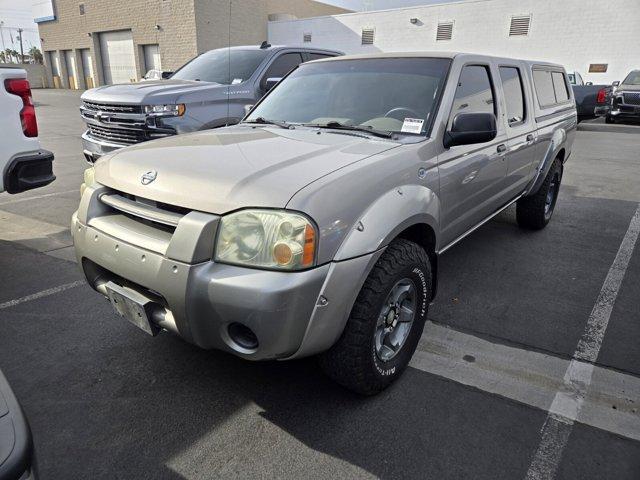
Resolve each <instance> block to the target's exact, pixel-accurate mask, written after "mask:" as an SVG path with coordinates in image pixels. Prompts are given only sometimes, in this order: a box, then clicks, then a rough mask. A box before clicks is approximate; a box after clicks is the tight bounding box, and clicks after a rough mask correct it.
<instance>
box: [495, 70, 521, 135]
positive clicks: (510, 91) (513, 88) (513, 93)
mask: <svg viewBox="0 0 640 480" xmlns="http://www.w3.org/2000/svg"><path fill="white" fill-rule="evenodd" d="M500 79H501V80H502V90H503V92H504V100H505V102H506V104H507V119H508V121H509V125H512V124H515V123H518V122H522V121H523V120H524V114H525V106H524V91H523V88H522V78H521V77H520V70H519V69H517V68H514V67H500Z"/></svg>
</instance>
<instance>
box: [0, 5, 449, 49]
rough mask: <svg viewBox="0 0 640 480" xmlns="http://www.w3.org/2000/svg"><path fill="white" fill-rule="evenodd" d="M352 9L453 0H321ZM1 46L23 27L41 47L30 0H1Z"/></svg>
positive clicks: (10, 43)
mask: <svg viewBox="0 0 640 480" xmlns="http://www.w3.org/2000/svg"><path fill="white" fill-rule="evenodd" d="M321 1H323V2H324V3H329V4H331V5H336V6H339V7H343V8H348V9H350V10H384V9H388V8H399V7H407V6H415V5H427V4H430V3H442V2H444V1H451V0H321ZM0 22H2V23H0V47H1V48H2V50H4V49H6V48H12V49H14V50H17V51H20V44H19V42H18V40H17V37H18V32H17V29H18V28H23V29H24V33H23V46H24V51H25V52H27V51H29V49H30V48H31V47H32V46H33V45H35V46H37V47H39V48H40V38H39V35H38V26H37V25H36V24H35V23H34V22H33V15H32V14H31V1H30V0H0Z"/></svg>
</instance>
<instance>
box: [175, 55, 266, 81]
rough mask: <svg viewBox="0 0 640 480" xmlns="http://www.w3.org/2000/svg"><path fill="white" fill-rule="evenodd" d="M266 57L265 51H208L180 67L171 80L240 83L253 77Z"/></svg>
mask: <svg viewBox="0 0 640 480" xmlns="http://www.w3.org/2000/svg"><path fill="white" fill-rule="evenodd" d="M266 56H267V52H266V51H265V50H234V49H228V48H221V49H219V50H210V51H208V52H205V53H203V54H202V55H200V56H198V57H196V58H194V59H193V60H191V61H190V62H189V63H187V64H186V65H184V66H183V67H181V68H180V69H179V70H178V71H176V73H174V74H173V75H172V76H171V78H177V79H179V80H200V81H203V82H216V83H221V84H223V85H229V84H230V83H241V82H244V81H245V80H248V79H249V77H251V75H253V72H254V71H255V70H256V68H258V65H260V63H262V61H263V60H264V59H265V57H266ZM229 74H231V75H229Z"/></svg>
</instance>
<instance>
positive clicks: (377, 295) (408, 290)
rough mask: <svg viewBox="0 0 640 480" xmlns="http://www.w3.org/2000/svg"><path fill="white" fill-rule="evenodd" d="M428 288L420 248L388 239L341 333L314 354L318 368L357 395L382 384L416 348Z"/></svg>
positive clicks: (427, 263)
mask: <svg viewBox="0 0 640 480" xmlns="http://www.w3.org/2000/svg"><path fill="white" fill-rule="evenodd" d="M431 288H432V287H431V264H430V261H429V256H428V255H427V253H426V252H425V251H424V249H422V248H421V247H420V246H419V245H417V244H416V243H414V242H411V241H408V240H404V239H397V240H394V241H393V242H392V243H391V244H390V245H389V246H388V247H387V249H386V250H385V252H384V253H383V254H382V255H381V257H380V258H379V259H378V261H377V262H376V264H375V266H374V267H373V269H372V270H371V273H370V274H369V276H368V277H367V279H366V280H365V283H364V285H363V287H362V289H361V290H360V293H359V294H358V298H357V299H356V301H355V303H354V305H353V309H352V310H351V315H350V316H349V319H348V320H347V324H346V326H345V329H344V332H343V333H342V336H341V337H340V339H339V340H338V341H337V342H336V343H335V345H333V346H332V347H331V348H330V349H329V350H328V351H327V352H325V353H323V354H322V355H321V356H320V358H319V359H320V366H321V367H322V369H323V370H324V372H325V373H326V374H327V375H328V376H329V377H331V378H332V379H333V380H335V381H336V382H338V383H339V384H341V385H343V386H344V387H346V388H348V389H350V390H353V391H354V392H357V393H360V394H362V395H373V394H376V393H378V392H380V391H382V390H384V389H385V388H387V387H388V386H389V385H390V384H391V383H393V382H394V381H395V380H396V379H397V378H398V377H400V375H402V372H403V371H404V369H405V368H406V367H407V365H408V363H409V360H411V357H412V356H413V353H414V352H415V350H416V347H417V345H418V341H419V340H420V336H421V335H422V331H423V329H424V324H425V321H426V318H427V309H428V307H429V302H430V301H431V295H432V291H431Z"/></svg>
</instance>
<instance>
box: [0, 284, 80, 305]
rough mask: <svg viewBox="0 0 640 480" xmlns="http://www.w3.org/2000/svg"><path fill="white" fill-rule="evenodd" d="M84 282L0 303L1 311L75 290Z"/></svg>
mask: <svg viewBox="0 0 640 480" xmlns="http://www.w3.org/2000/svg"><path fill="white" fill-rule="evenodd" d="M84 283H85V282H84V280H77V281H75V282H71V283H65V284H64V285H60V286H58V287H53V288H48V289H46V290H42V291H40V292H37V293H32V294H31V295H27V296H26V297H20V298H16V299H14V300H9V301H8V302H4V303H0V310H4V309H5V308H9V307H15V306H16V305H20V304H21V303H26V302H30V301H32V300H37V299H39V298H42V297H48V296H50V295H55V294H56V293H60V292H64V291H65V290H69V289H70V288H75V287H78V286H80V285H83V284H84Z"/></svg>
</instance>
